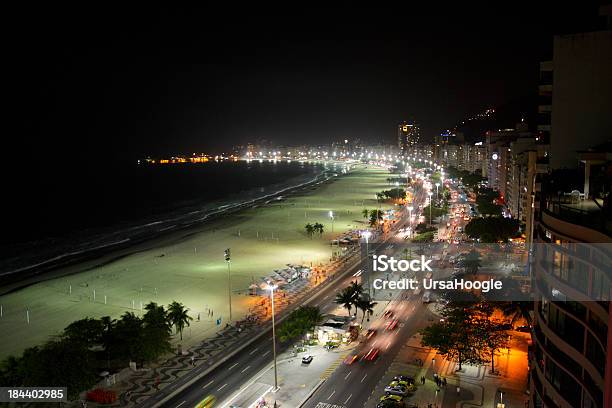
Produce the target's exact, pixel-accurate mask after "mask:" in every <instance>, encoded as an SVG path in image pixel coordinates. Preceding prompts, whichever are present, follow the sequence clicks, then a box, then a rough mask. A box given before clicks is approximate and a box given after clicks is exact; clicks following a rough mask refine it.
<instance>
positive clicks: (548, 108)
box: [538, 105, 552, 113]
mask: <svg viewBox="0 0 612 408" xmlns="http://www.w3.org/2000/svg"><path fill="white" fill-rule="evenodd" d="M545 112H552V105H538V113H545Z"/></svg>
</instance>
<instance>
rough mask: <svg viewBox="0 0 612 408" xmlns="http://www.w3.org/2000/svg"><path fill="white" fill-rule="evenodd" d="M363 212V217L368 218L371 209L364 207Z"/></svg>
mask: <svg viewBox="0 0 612 408" xmlns="http://www.w3.org/2000/svg"><path fill="white" fill-rule="evenodd" d="M361 214H362V215H363V218H368V217H369V216H370V210H368V209H367V208H364V209H363V211H361Z"/></svg>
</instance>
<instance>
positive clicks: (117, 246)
mask: <svg viewBox="0 0 612 408" xmlns="http://www.w3.org/2000/svg"><path fill="white" fill-rule="evenodd" d="M329 163H331V164H334V165H336V164H338V163H339V164H345V163H343V162H338V163H337V162H315V164H322V165H323V166H324V167H322V168H321V171H320V172H319V173H317V174H316V175H315V176H314V177H312V178H310V179H309V180H307V181H303V178H304V176H300V177H296V178H293V181H300V183H298V184H293V185H289V186H286V184H287V183H290V182H291V179H290V180H287V181H286V182H285V183H277V184H273V185H269V186H266V188H269V189H273V190H276V191H274V192H272V193H267V194H264V195H262V196H259V197H256V198H253V199H249V200H245V201H239V202H236V201H235V200H234V201H233V202H232V201H231V199H224V200H218V201H213V202H211V203H208V204H207V205H206V207H208V208H207V209H205V210H202V211H191V212H189V211H187V210H188V209H191V208H193V207H185V208H183V210H184V211H183V212H181V213H179V214H177V215H175V216H173V215H172V214H166V215H165V217H164V218H166V219H164V220H161V221H154V222H149V223H146V224H143V225H137V226H132V227H128V228H125V229H121V230H117V231H115V232H114V233H109V234H107V235H106V237H107V238H109V241H110V242H105V243H101V244H99V245H97V246H95V247H92V248H85V249H82V250H78V251H72V252H65V253H63V254H59V255H57V256H54V257H52V258H48V259H46V260H44V261H41V262H38V263H35V264H31V265H28V266H24V267H20V268H17V269H14V270H11V271H6V272H2V273H0V280H2V283H1V284H0V296H1V295H6V294H9V293H12V292H15V291H18V290H20V289H23V288H25V287H28V286H30V285H33V284H36V283H38V282H44V281H46V280H49V279H55V278H58V277H63V276H69V275H71V274H75V273H79V272H86V271H88V270H91V269H93V268H96V267H100V266H104V265H106V264H109V263H112V262H114V261H116V260H119V259H121V258H124V257H127V256H130V255H133V254H137V253H139V252H142V251H146V250H150V249H154V248H155V247H158V246H162V245H164V244H165V245H168V244H169V242H161V241H171V242H180V240H182V239H185V238H187V237H189V236H190V235H192V234H197V233H199V232H202V228H205V226H206V225H207V224H209V223H211V222H214V221H217V220H219V219H222V218H224V217H226V216H228V215H231V214H235V213H239V212H240V211H244V210H248V209H250V208H255V207H257V206H259V205H261V204H262V202H263V204H268V203H269V202H270V201H272V200H275V199H278V198H279V197H282V196H283V195H286V196H290V195H292V194H295V193H296V192H299V191H300V190H303V189H307V188H310V187H312V186H313V185H320V184H322V183H324V182H328V181H329V180H330V179H332V178H333V177H334V176H333V175H332V174H330V173H337V171H336V170H333V169H328V168H326V167H325V166H326V165H327V164H329ZM351 165H353V166H354V165H355V164H354V163H351V164H349V166H351ZM228 200H229V204H227V202H228ZM216 204H223V205H221V206H220V207H217V208H216V209H215V208H214V206H215V205H216ZM179 211H180V210H177V212H179ZM196 213H197V214H198V218H196V219H190V217H189V216H190V215H195V214H196ZM182 218H186V219H184V220H181V219H182ZM167 224H172V225H167ZM160 227H161V228H160ZM146 228H149V229H148V230H145V231H142V232H140V233H136V234H135V235H127V236H124V237H123V238H120V237H116V238H115V239H112V240H111V239H110V238H114V236H117V235H121V234H126V233H128V234H129V231H134V230H142V229H146ZM185 233H186V234H185ZM180 235H183V236H180ZM154 241H160V242H158V243H155V242H154ZM93 242H95V240H94V241H93ZM147 243H148V244H150V245H147ZM97 260H100V261H101V262H96V261H97ZM79 265H88V266H86V267H84V268H79V270H77V271H72V272H67V271H66V272H64V273H57V272H58V270H60V269H63V268H72V267H78V266H79ZM54 272H55V273H54ZM23 273H25V274H27V276H24V275H22V274H23ZM16 274H17V275H20V276H17V275H16Z"/></svg>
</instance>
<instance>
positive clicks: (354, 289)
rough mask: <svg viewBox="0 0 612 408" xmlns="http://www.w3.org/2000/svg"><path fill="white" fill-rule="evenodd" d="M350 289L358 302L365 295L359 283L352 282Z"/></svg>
mask: <svg viewBox="0 0 612 408" xmlns="http://www.w3.org/2000/svg"><path fill="white" fill-rule="evenodd" d="M348 289H350V291H351V292H352V293H353V297H354V298H355V299H356V300H357V299H359V298H360V297H361V294H362V293H363V285H362V284H361V283H358V282H357V281H351V285H350V286H349V287H348Z"/></svg>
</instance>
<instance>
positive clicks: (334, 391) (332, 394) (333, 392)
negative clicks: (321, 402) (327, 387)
mask: <svg viewBox="0 0 612 408" xmlns="http://www.w3.org/2000/svg"><path fill="white" fill-rule="evenodd" d="M335 393H336V390H333V391H332V393H331V394H329V397H327V400H328V401H329V399H330V398H331V397H333V396H334V394H335Z"/></svg>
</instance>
